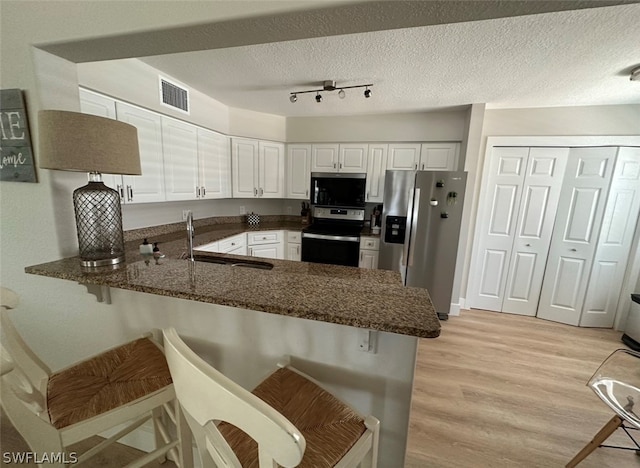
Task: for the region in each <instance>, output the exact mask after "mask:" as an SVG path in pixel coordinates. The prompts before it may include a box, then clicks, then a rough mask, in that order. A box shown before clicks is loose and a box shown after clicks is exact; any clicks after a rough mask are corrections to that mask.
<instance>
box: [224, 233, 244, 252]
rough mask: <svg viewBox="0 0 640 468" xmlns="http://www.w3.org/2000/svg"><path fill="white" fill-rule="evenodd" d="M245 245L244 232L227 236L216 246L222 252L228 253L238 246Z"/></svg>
mask: <svg viewBox="0 0 640 468" xmlns="http://www.w3.org/2000/svg"><path fill="white" fill-rule="evenodd" d="M246 245H247V236H246V234H238V235H237V236H232V237H227V238H226V239H222V240H221V241H219V242H218V246H219V247H218V248H219V249H220V252H222V253H229V252H230V251H231V250H235V249H237V248H238V247H244V246H246Z"/></svg>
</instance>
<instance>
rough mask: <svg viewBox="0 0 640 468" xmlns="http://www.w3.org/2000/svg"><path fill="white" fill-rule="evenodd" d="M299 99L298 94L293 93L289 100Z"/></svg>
mask: <svg viewBox="0 0 640 468" xmlns="http://www.w3.org/2000/svg"><path fill="white" fill-rule="evenodd" d="M297 100H298V95H297V94H292V95H291V96H289V101H291V102H296V101H297Z"/></svg>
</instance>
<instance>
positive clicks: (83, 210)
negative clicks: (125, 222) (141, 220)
mask: <svg viewBox="0 0 640 468" xmlns="http://www.w3.org/2000/svg"><path fill="white" fill-rule="evenodd" d="M73 207H74V209H75V214H76V229H77V232H78V248H79V250H80V263H81V264H82V266H86V267H99V266H108V265H115V264H118V263H120V262H123V261H124V234H123V233H122V210H121V207H120V195H119V194H118V192H116V191H115V190H113V189H111V188H109V187H107V186H106V185H104V184H103V183H102V182H101V181H96V180H92V181H90V182H89V183H88V184H87V185H85V186H84V187H80V188H78V189H76V190H75V191H74V192H73Z"/></svg>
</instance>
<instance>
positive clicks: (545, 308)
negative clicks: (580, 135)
mask: <svg viewBox="0 0 640 468" xmlns="http://www.w3.org/2000/svg"><path fill="white" fill-rule="evenodd" d="M617 151H618V148H614V147H600V148H572V149H571V151H570V153H569V161H568V163H567V169H566V173H565V178H564V181H563V186H562V191H561V194H560V202H559V204H558V213H557V218H556V223H555V227H554V232H553V236H552V240H551V248H550V250H549V257H548V260H547V270H546V272H545V278H544V282H543V285H542V292H541V295H540V304H539V306H538V314H537V315H538V317H540V318H544V319H548V320H553V321H555V322H562V323H567V324H569V325H578V324H579V322H580V317H581V314H582V307H583V304H584V300H585V293H586V288H587V283H588V281H589V273H590V271H591V265H592V264H593V259H594V254H595V251H596V246H597V243H598V234H599V232H600V227H601V224H602V218H603V213H604V209H605V203H606V197H607V193H608V190H609V184H610V182H611V174H612V172H613V165H614V162H615V156H616V152H617Z"/></svg>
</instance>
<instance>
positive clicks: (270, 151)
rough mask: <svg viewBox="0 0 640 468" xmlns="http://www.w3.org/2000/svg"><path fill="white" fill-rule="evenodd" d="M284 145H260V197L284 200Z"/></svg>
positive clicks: (262, 143)
mask: <svg viewBox="0 0 640 468" xmlns="http://www.w3.org/2000/svg"><path fill="white" fill-rule="evenodd" d="M284 163H285V154H284V144H282V143H275V142H271V141H260V142H259V143H258V196H259V197H261V198H284V195H285V191H284Z"/></svg>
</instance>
